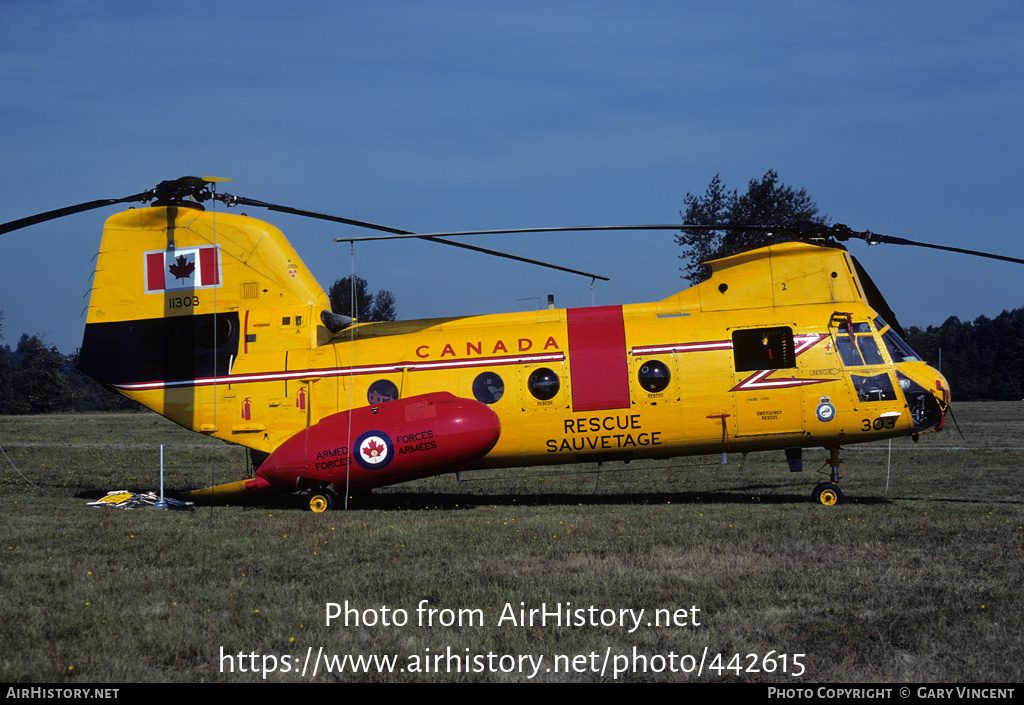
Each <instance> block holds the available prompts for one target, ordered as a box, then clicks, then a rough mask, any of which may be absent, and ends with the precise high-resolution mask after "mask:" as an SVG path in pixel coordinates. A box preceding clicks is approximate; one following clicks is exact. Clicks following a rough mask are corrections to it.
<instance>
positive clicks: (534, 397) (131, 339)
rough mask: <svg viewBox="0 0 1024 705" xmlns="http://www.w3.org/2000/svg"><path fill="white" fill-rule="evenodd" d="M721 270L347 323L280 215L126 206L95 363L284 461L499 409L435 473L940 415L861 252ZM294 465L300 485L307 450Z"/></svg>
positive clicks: (898, 431) (705, 449)
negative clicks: (560, 298) (357, 426)
mask: <svg viewBox="0 0 1024 705" xmlns="http://www.w3.org/2000/svg"><path fill="white" fill-rule="evenodd" d="M711 266H712V269H713V276H712V277H711V278H710V279H709V280H708V281H705V282H702V283H701V284H699V285H697V286H694V287H691V288H689V289H686V290H685V291H682V292H680V293H678V294H675V295H673V296H670V297H669V298H666V299H664V300H662V301H659V302H655V303H647V304H632V305H623V306H603V307H594V308H581V309H560V310H555V309H552V310H541V311H534V312H527V313H505V314H494V315H483V316H468V317H458V318H448V319H436V320H419V321H400V322H387V323H366V324H358V323H357V324H354V325H351V326H349V327H348V328H346V329H344V330H340V331H335V332H332V331H330V330H328V329H327V328H326V327H325V319H324V318H323V317H322V315H321V314H322V312H323V311H325V310H327V309H328V308H329V305H328V303H327V298H326V295H325V294H324V292H323V288H322V287H321V286H320V285H319V284H318V283H317V282H316V281H315V279H314V278H313V277H312V275H311V274H310V273H309V272H308V270H307V269H306V267H305V265H303V264H302V262H301V259H300V258H299V256H298V254H297V253H295V251H294V250H293V249H292V248H291V246H290V245H289V244H288V242H287V240H286V239H285V238H284V236H283V235H282V234H281V233H280V231H278V230H277V229H276V228H273V226H269V225H268V224H266V223H263V222H262V221H259V220H256V219H252V218H246V217H244V216H234V215H224V214H211V213H205V212H202V211H198V210H192V209H187V208H165V207H157V208H146V209H139V210H136V211H128V212H126V213H122V214H120V215H118V216H114V217H113V218H111V219H110V221H108V224H107V228H106V230H105V235H104V241H103V246H102V248H101V254H100V260H99V264H98V265H97V275H96V284H95V287H94V291H93V297H92V300H91V302H90V308H89V318H88V322H87V330H86V338H85V342H84V343H83V349H82V361H83V363H82V366H83V369H85V370H86V371H87V372H88V373H90V374H92V375H93V376H94V377H96V378H97V379H99V380H100V381H102V382H104V383H105V384H107V385H109V386H111V387H112V388H114V389H116V390H118V391H119V392H121V393H123V394H126V395H128V396H130V397H132V398H134V399H136V400H138V401H140V402H141V403H143V404H145V405H146V406H149V407H150V408H152V409H154V410H156V411H158V412H159V413H161V414H163V415H165V416H168V417H169V418H171V419H173V420H175V421H176V422H178V423H180V424H181V425H183V426H186V427H188V428H191V429H193V430H195V431H197V432H200V433H204V434H207V435H212V436H215V437H218V438H221V439H223V440H225V441H229V442H232V443H238V444H241V445H244V446H247V447H249V448H252V449H254V450H256V451H260V452H262V453H265V454H270V455H273V454H274V453H275V451H276V450H277V449H278V448H280V447H281V446H282V445H283V444H285V443H286V441H288V440H289V439H290V438H293V437H295V436H296V435H297V434H299V433H300V432H304V431H306V429H310V428H313V427H315V426H317V424H318V423H320V422H321V421H322V420H324V419H328V418H332V421H331V427H330V428H331V431H330V433H329V434H324V433H322V432H321V433H317V434H312V435H310V436H309V437H310V438H312V437H313V435H316V436H317V437H321V436H325V435H330V436H332V437H333V436H337V435H339V434H340V433H341V431H340V430H338V429H341V428H342V425H341V422H340V420H339V419H338V417H336V415H338V414H342V413H347V412H353V413H354V412H355V410H357V409H362V408H367V409H370V410H372V409H374V408H375V407H377V408H380V407H381V406H382V405H386V404H389V403H393V402H395V401H401V400H408V399H411V398H414V397H415V398H419V397H421V396H423V395H431V394H437V393H442V392H443V393H449V394H451V395H453V396H454V397H455V398H457V399H463V400H467V401H471V402H473V403H475V404H478V405H482V406H484V407H487V409H489V410H490V412H493V415H494V416H495V417H496V419H497V424H498V429H497V430H495V431H494V432H493V434H492V435H495V436H496V440H495V439H491V440H492V441H493V443H491V441H488V443H485V444H482V445H480V448H481V449H483V448H484V446H486V445H488V444H490V447H489V448H487V449H486V451H485V452H482V454H479V453H478V454H477V455H478V456H479V457H471V455H472V454H470V455H466V456H459V460H458V462H455V461H454V459H453V462H452V464H451V466H450V467H446V466H445V465H444V463H443V462H439V463H438V462H435V463H432V464H430V466H429V468H430V469H429V471H428V470H422V471H421V473H427V474H437V472H444V471H448V470H457V469H469V468H483V467H504V466H525V465H543V464H567V463H575V462H591V461H606V460H632V459H637V458H663V457H671V456H678V455H690V454H699V453H709V452H719V451H749V450H769V449H775V448H799V447H822V446H824V447H837V446H839V445H841V444H849V443H857V442H865V441H870V440H876V439H880V438H890V437H894V436H901V435H911V434H918V433H923V432H926V431H930V430H937V429H938V428H940V427H941V425H942V423H943V419H944V411H945V409H946V406H947V404H948V402H949V391H948V386H947V384H946V381H945V379H944V378H943V377H942V375H941V374H940V373H939V372H938V371H936V370H935V369H933V368H931V367H930V366H929V365H927V364H926V363H925V362H923V361H921V360H920V359H918V358H917V356H916V355H915V354H914V353H913V351H912V350H910V348H909V347H908V346H907V345H906V343H904V342H903V341H902V339H900V337H899V335H898V333H897V331H896V330H894V329H893V328H892V327H890V326H889V325H888V323H886V322H885V321H884V320H882V318H881V317H880V315H879V312H878V310H877V309H876V308H873V307H872V306H871V305H870V304H869V300H868V296H867V295H866V293H865V289H864V286H863V285H862V283H861V281H860V279H859V277H858V274H857V271H856V267H855V266H854V264H853V262H852V259H851V258H850V256H849V254H848V253H847V252H846V251H845V250H844V249H841V248H836V247H822V246H814V245H806V244H797V243H790V244H784V245H778V246H773V247H770V248H764V249H761V250H755V251H752V252H748V253H744V254H742V255H737V256H734V257H730V258H726V259H723V260H718V261H716V262H713V263H711ZM431 403H433V402H432V401H431ZM438 408H439V409H440V408H441V407H440V406H439V407H438ZM368 413H370V412H368ZM373 413H376V412H373ZM460 413H461V412H460ZM367 418H369V419H370V420H369V421H367V423H372V418H371V417H367ZM480 418H483V417H480ZM488 418H489V417H488ZM450 421H451V423H448V426H446V429H448V430H447V431H446V433H449V434H455V435H456V436H457V433H458V432H457V428H458V421H457V420H456V419H454V417H453V418H452V419H450ZM390 423H392V424H393V425H394V424H397V425H394V427H393V428H391V429H388V428H383V427H382V428H381V429H380V430H381V432H382V433H384V434H385V435H386V434H387V433H389V432H390V433H391V434H392V435H393V436H394V438H393V439H392V440H393V441H394V446H395V447H394V450H393V452H394V453H395V454H396V455H397V454H398V453H400V452H402V453H405V454H409V455H415V454H416V453H421V452H426V451H428V450H432V451H438V450H439V449H438V448H436V447H434V448H428V447H427V446H428V445H429V442H430V440H431V438H430V437H429V436H427V435H426V434H427V433H428V430H429V429H428V427H427V426H423V427H422V428H421V427H419V426H416V427H415V428H414V427H412V426H404V425H402V423H401V422H400V421H392V422H390ZM452 424H454V425H452ZM449 427H450V428H449ZM322 429H323V427H321V430H322ZM415 429H420V430H415ZM452 429H454V430H452ZM430 432H431V433H432V431H430ZM304 443H306V442H305V441H304ZM324 443H325V445H323V447H317V448H310V449H308V450H306V451H304V452H306V453H308V454H310V457H308V458H307V461H308V464H309V465H310V467H312V466H313V465H314V464H315V462H316V460H317V459H316V457H315V456H316V455H318V454H321V453H323V452H326V450H327V446H328V445H330V446H331V448H335V449H336V448H345V449H346V451H345V452H346V453H352V452H355V451H354V450H352V448H353V446H352V443H353V439H352V438H344V439H336V438H335V439H334V440H332V441H331V442H327V441H324ZM332 443H333V445H331V444H332ZM292 445H293V446H294V445H295V442H293V444H292ZM306 445H308V443H307V444H306ZM303 447H304V448H305V447H306V446H305V445H304V446H303ZM337 452H340V451H337ZM289 462H290V463H291V465H288V467H289V468H291V467H293V466H294V467H295V473H296V483H294V484H295V485H296V486H299V485H301V484H302V481H301V480H302V478H303V477H305V476H304V475H303V470H302V469H301V467H299V466H300V465H301V463H299V461H294V462H293V461H289ZM282 467H283V466H282ZM307 479H308V478H307ZM403 479H409V478H406V477H403V476H402V475H401V473H397V474H393V476H392V477H390V478H389V479H388V480H387V482H400V481H402V480H403ZM381 484H386V483H384V482H382V483H381ZM287 489H294V487H292V488H287Z"/></svg>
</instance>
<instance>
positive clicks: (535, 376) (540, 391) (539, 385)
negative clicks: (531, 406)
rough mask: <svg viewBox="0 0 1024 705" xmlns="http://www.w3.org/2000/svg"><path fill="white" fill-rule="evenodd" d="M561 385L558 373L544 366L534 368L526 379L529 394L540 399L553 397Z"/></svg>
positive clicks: (545, 399) (544, 399)
mask: <svg viewBox="0 0 1024 705" xmlns="http://www.w3.org/2000/svg"><path fill="white" fill-rule="evenodd" d="M561 386H562V383H561V381H560V380H559V379H558V375H556V374H555V373H554V372H552V371H551V370H549V369H548V368H546V367H540V368H538V369H536V370H534V371H533V372H531V373H530V377H529V379H527V380H526V388H527V389H529V390H530V394H532V395H533V396H534V397H535V398H536V399H539V400H541V401H547V400H548V399H553V398H554V396H555V395H556V394H558V390H559V388H560V387H561Z"/></svg>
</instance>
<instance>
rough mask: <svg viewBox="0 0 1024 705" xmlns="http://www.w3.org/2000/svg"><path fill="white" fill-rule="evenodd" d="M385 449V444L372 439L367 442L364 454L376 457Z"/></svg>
mask: <svg viewBox="0 0 1024 705" xmlns="http://www.w3.org/2000/svg"><path fill="white" fill-rule="evenodd" d="M383 451H384V446H382V445H378V444H377V441H375V440H371V441H370V442H369V443H367V444H366V447H364V448H363V455H365V456H366V457H367V458H376V457H377V456H379V455H380V454H381V453H382V452H383Z"/></svg>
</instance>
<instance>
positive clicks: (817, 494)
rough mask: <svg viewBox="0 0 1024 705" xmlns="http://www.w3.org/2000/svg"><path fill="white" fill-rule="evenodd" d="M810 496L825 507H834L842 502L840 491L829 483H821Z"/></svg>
mask: <svg viewBox="0 0 1024 705" xmlns="http://www.w3.org/2000/svg"><path fill="white" fill-rule="evenodd" d="M811 496H812V497H814V501H816V502H818V503H819V504H823V505H825V506H826V507H834V506H836V505H837V504H841V503H842V501H843V493H842V491H841V490H840V489H839V488H838V487H837V486H836V485H833V484H832V483H831V482H823V483H821V484H820V485H818V486H817V487H815V488H814V492H813V493H812V494H811Z"/></svg>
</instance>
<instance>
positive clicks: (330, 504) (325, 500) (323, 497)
mask: <svg viewBox="0 0 1024 705" xmlns="http://www.w3.org/2000/svg"><path fill="white" fill-rule="evenodd" d="M336 500H337V498H336V497H335V496H334V493H333V492H331V491H330V490H326V489H318V490H312V491H311V492H310V493H309V494H308V495H306V506H307V507H308V508H309V511H311V512H313V513H314V514H322V513H323V512H327V511H330V510H331V509H334V505H335V503H336Z"/></svg>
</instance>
